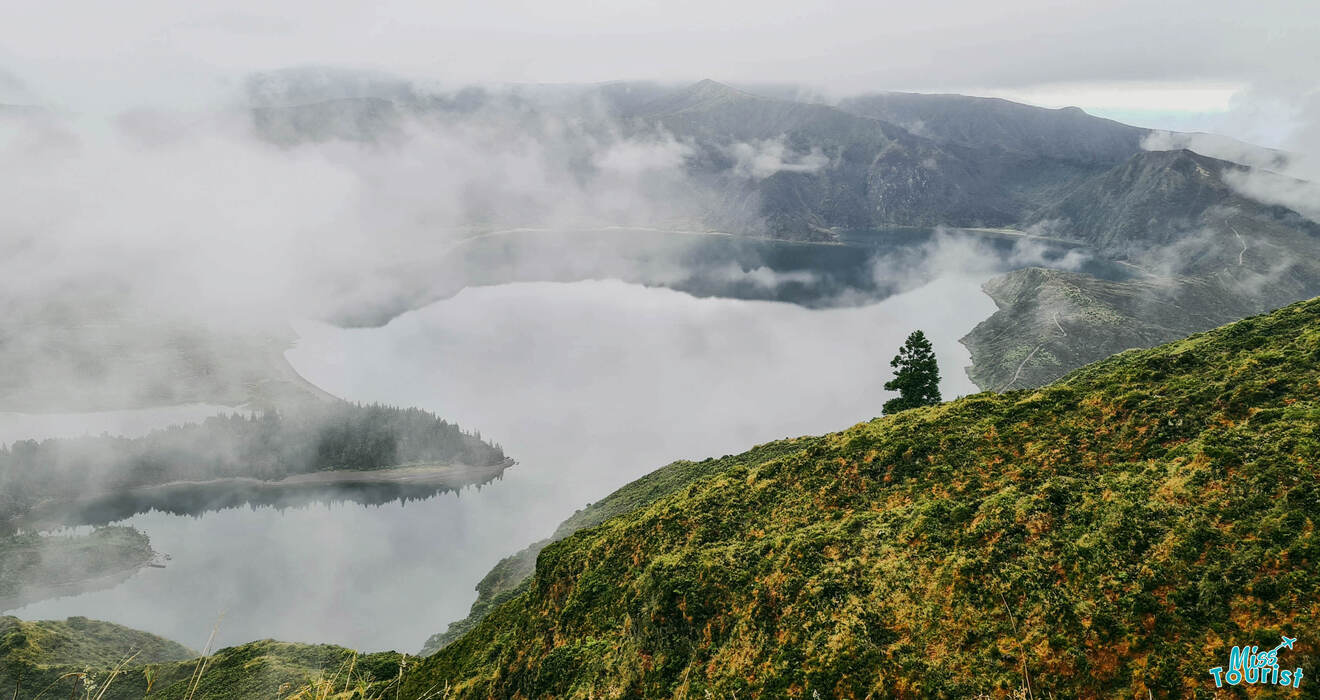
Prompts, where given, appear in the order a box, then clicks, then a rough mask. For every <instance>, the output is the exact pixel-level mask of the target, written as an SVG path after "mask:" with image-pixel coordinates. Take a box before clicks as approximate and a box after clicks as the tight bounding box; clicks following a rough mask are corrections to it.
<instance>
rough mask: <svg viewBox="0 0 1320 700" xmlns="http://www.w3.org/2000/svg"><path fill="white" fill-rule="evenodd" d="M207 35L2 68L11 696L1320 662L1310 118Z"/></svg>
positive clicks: (1018, 692) (441, 692) (1317, 318)
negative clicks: (94, 90) (339, 57)
mask: <svg viewBox="0 0 1320 700" xmlns="http://www.w3.org/2000/svg"><path fill="white" fill-rule="evenodd" d="M6 76H7V74H6V73H5V72H4V71H3V70H0V97H4V96H5V95H7V94H9V93H6V92H5V91H6V90H11V88H10V87H7V85H8V83H7V82H6V80H5V79H6ZM10 82H12V81H10ZM15 84H17V83H15ZM223 84H224V85H225V86H226V88H225V89H226V94H227V95H228V98H227V100H226V101H225V102H223V103H222V104H219V105H217V104H209V105H208V106H206V107H204V108H194V109H189V110H185V109H182V108H177V107H176V108H163V107H160V108H158V107H150V108H148V107H137V108H134V109H129V110H126V111H124V110H121V111H116V112H115V113H114V114H112V115H110V116H108V117H107V116H101V115H98V114H95V113H90V112H89V113H82V112H77V111H72V110H66V109H64V108H62V107H60V106H58V105H55V104H53V103H50V104H47V103H42V102H40V101H35V100H31V101H30V103H29V102H22V101H20V102H21V103H20V102H15V103H14V104H8V103H7V102H5V100H8V99H10V98H7V97H6V98H5V99H0V156H4V157H5V158H4V159H0V175H2V176H4V177H6V178H8V179H6V180H5V182H6V183H7V184H9V185H12V186H13V187H12V189H13V190H14V191H17V192H21V193H25V195H26V196H21V197H15V198H13V201H12V202H11V203H10V204H8V205H6V206H5V207H0V272H3V273H4V274H0V301H2V302H3V304H4V307H3V308H4V310H5V313H4V314H3V315H2V316H0V697H13V698H15V699H16V700H17V699H18V698H25V699H28V698H33V699H34V698H40V697H44V696H47V695H49V696H52V697H53V696H60V697H63V696H64V695H69V696H70V697H77V698H82V700H93V699H95V700H115V699H119V698H125V699H127V698H140V697H153V698H154V697H160V698H177V699H181V700H193V699H194V698H228V697H233V698H256V697H277V698H282V699H294V698H297V699H299V700H305V699H308V698H317V699H318V700H330V699H331V698H335V699H339V700H350V699H352V700H368V699H372V700H376V699H381V698H388V697H395V698H405V697H406V698H414V699H418V698H426V699H428V700H431V699H436V698H520V699H530V698H543V697H544V698H583V699H585V698H600V697H611V698H633V697H647V698H697V697H707V698H714V697H719V698H726V697H727V698H734V697H757V698H779V697H794V698H812V699H813V700H814V699H817V698H825V697H831V698H833V697H837V698H872V697H902V698H918V697H950V698H952V697H978V698H980V697H1005V698H1007V697H1013V698H1042V697H1051V698H1052V697H1056V696H1057V697H1061V698H1062V697H1088V698H1099V697H1189V698H1190V697H1197V698H1199V697H1211V696H1212V695H1208V694H1207V693H1213V692H1214V691H1213V690H1212V689H1209V688H1208V687H1207V686H1206V682H1207V679H1206V678H1203V677H1202V676H1205V675H1206V672H1205V669H1206V668H1211V667H1213V664H1214V663H1216V659H1218V658H1219V657H1221V656H1224V657H1226V658H1230V659H1232V658H1241V657H1242V654H1241V652H1240V651H1237V650H1238V649H1239V647H1238V646H1235V645H1242V644H1249V643H1250V644H1255V645H1256V646H1259V647H1261V648H1268V646H1273V644H1275V643H1276V642H1273V641H1271V640H1274V639H1276V638H1281V639H1283V640H1285V644H1286V645H1287V647H1286V648H1287V651H1286V652H1285V651H1283V647H1280V648H1278V649H1276V652H1278V653H1276V654H1275V656H1274V657H1268V656H1267V657H1258V656H1252V657H1250V658H1253V659H1256V658H1266V659H1267V660H1268V659H1269V658H1274V659H1276V660H1277V659H1278V658H1279V654H1284V655H1285V657H1284V658H1287V659H1288V663H1296V664H1300V665H1302V666H1304V667H1306V668H1307V669H1308V670H1309V669H1310V667H1311V666H1312V665H1314V663H1315V661H1316V660H1320V655H1317V654H1320V637H1317V633H1316V632H1315V629H1316V628H1315V625H1314V623H1315V622H1316V616H1317V609H1316V607H1315V605H1314V601H1315V600H1317V599H1318V598H1317V596H1320V577H1318V576H1317V575H1316V568H1315V566H1314V564H1315V561H1316V557H1317V556H1320V540H1318V539H1317V537H1316V535H1315V528H1314V527H1313V521H1314V519H1315V514H1316V513H1318V512H1320V501H1317V494H1320V472H1317V470H1316V464H1320V461H1317V459H1320V442H1318V441H1317V433H1316V426H1317V416H1318V415H1320V413H1317V411H1320V376H1317V373H1318V372H1320V370H1317V368H1318V367H1320V301H1317V300H1315V299H1313V297H1316V295H1318V294H1320V210H1317V209H1316V208H1315V201H1316V198H1315V195H1316V194H1317V193H1320V190H1317V189H1315V182H1317V181H1320V175H1317V174H1316V172H1315V171H1314V170H1313V166H1314V164H1315V162H1316V161H1315V160H1313V159H1312V158H1311V156H1310V155H1309V154H1307V153H1301V152H1291V151H1287V150H1283V149H1274V148H1265V147H1261V146H1256V145H1253V144H1249V143H1246V142H1244V141H1237V140H1234V139H1229V138H1226V137H1221V136H1218V135H1214V134H1208V133H1200V132H1193V131H1170V130H1165V129H1153V128H1145V127H1139V126H1132V125H1129V124H1125V123H1120V122H1119V121H1114V120H1111V119H1107V118H1102V117H1099V116H1094V115H1092V114H1088V113H1087V112H1085V111H1083V110H1081V109H1078V108H1076V107H1063V108H1045V107H1038V106H1033V105H1028V104H1025V103H1020V102H1015V101H1009V100H1006V99H1000V98H991V97H971V96H964V95H959V94H945V93H939V94H936V93H915V92H865V93H860V94H850V95H849V96H838V95H826V94H823V93H815V92H812V91H811V90H807V89H805V88H796V87H793V86H785V85H769V84H742V83H739V84H738V85H732V84H725V83H722V82H717V81H714V80H701V81H698V82H692V81H688V82H675V83H669V82H650V81H619V82H606V83H581V84H576V83H529V84H522V83H514V84H492V85H482V86H465V87H462V86H461V87H448V86H441V85H436V84H432V83H429V82H426V81H420V80H414V79H411V78H405V77H400V76H396V75H393V74H390V73H385V72H374V71H358V70H348V69H337V68H322V67H316V66H305V67H302V68H289V69H281V70H274V71H254V72H249V73H247V74H245V75H243V76H242V77H241V78H231V79H228V81H227V82H223ZM199 89H200V88H199ZM11 92H12V90H11ZM13 94H18V93H16V92H15V93H13ZM24 94H27V93H24ZM203 163H204V164H205V166H202V165H199V164H203ZM895 353H897V354H895ZM891 358H892V359H891ZM1289 639H1291V640H1292V642H1293V643H1296V646H1297V649H1296V650H1295V653H1293V652H1294V650H1293V649H1292V644H1291V643H1288V642H1287V641H1286V640H1289ZM1229 642H1231V644H1229ZM1267 642H1268V643H1269V644H1268V646H1267V645H1266V643H1267ZM1226 645H1228V646H1232V647H1233V648H1234V649H1235V651H1234V652H1233V653H1234V654H1236V656H1231V657H1230V656H1227V654H1228V652H1227V651H1226V648H1225V647H1226ZM1221 652H1222V653H1221ZM1287 654H1291V656H1287ZM1230 663H1235V662H1230ZM1220 670H1222V669H1220ZM1224 677H1227V676H1224ZM1274 677H1275V678H1279V677H1281V676H1280V675H1277V669H1276V675H1275V676H1274ZM1288 677H1289V678H1290V679H1292V678H1301V677H1302V676H1300V675H1289V676H1288ZM1188 679H1199V680H1197V681H1195V682H1194V681H1193V680H1188ZM1215 680H1216V682H1219V681H1221V680H1222V679H1221V677H1220V676H1215ZM1307 687H1315V686H1307ZM1307 692H1310V691H1307ZM1215 697H1218V696H1215Z"/></svg>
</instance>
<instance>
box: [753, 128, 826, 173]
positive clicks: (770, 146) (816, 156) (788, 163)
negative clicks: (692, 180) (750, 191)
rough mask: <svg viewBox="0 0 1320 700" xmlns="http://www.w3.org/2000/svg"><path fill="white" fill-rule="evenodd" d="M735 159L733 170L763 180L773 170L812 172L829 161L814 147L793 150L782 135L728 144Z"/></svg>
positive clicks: (777, 171) (775, 171) (776, 171)
mask: <svg viewBox="0 0 1320 700" xmlns="http://www.w3.org/2000/svg"><path fill="white" fill-rule="evenodd" d="M729 155H731V156H732V157H733V159H734V166H733V172H734V173H735V174H736V175H739V176H741V177H748V178H752V179H754V180H763V179H765V178H767V177H770V176H771V175H774V174H775V173H779V172H789V173H814V172H816V171H817V170H820V169H821V168H823V167H825V166H827V165H829V164H830V159H829V157H828V156H826V155H825V154H823V153H821V152H820V149H816V148H813V149H812V150H811V151H810V152H807V153H794V152H793V151H791V150H790V149H789V148H788V146H787V145H785V143H784V139H783V137H780V138H777V139H765V140H763V141H752V142H739V143H735V144H733V145H732V146H730V147H729Z"/></svg>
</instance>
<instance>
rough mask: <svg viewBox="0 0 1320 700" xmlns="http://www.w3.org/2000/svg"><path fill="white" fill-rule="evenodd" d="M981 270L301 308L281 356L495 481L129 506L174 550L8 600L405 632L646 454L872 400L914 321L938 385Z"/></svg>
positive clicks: (331, 631) (396, 642) (413, 632)
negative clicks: (829, 285) (806, 299)
mask: <svg viewBox="0 0 1320 700" xmlns="http://www.w3.org/2000/svg"><path fill="white" fill-rule="evenodd" d="M990 274H991V273H990V272H989V271H987V272H984V273H977V274H971V275H960V276H952V277H944V278H940V279H937V280H936V281H934V282H931V283H929V284H926V285H924V286H922V287H920V288H917V289H915V290H913V291H910V292H907V293H904V294H900V295H897V296H893V297H890V298H888V299H886V300H884V301H882V302H879V303H875V304H871V305H866V306H858V307H848V308H830V309H816V310H813V309H807V308H803V307H801V306H795V305H791V304H784V303H775V302H765V301H743V300H733V299H724V298H697V297H693V296H690V295H687V294H684V293H681V292H677V291H673V290H669V289H661V288H650V287H643V286H639V285H635V284H626V283H623V282H618V281H585V282H572V283H551V282H533V283H518V284H506V285H500V286H492V287H478V288H469V289H465V290H463V291H461V292H459V293H458V294H457V295H456V296H453V297H452V298H449V299H445V300H443V301H439V302H436V303H434V304H431V305H429V306H427V307H425V308H422V309H420V310H417V311H413V312H409V313H406V314H404V315H402V316H399V317H398V318H395V319H394V320H393V321H391V322H390V323H389V324H387V325H385V326H383V327H380V328H370V329H352V330H345V329H341V328H337V327H334V326H329V325H325V324H320V323H303V324H299V326H298V328H297V330H298V331H299V333H300V335H301V340H300V341H299V343H298V345H297V347H296V348H295V349H293V350H291V351H289V353H288V357H289V359H290V361H291V362H292V363H293V365H294V366H295V367H296V368H297V370H298V371H299V372H300V373H302V374H303V376H305V377H306V378H307V379H308V380H310V381H311V382H313V383H314V384H317V385H318V386H320V387H322V388H324V389H326V390H327V391H330V392H331V393H334V394H336V395H339V396H342V397H344V398H347V399H350V400H355V401H368V402H369V401H380V402H388V403H394V404H402V405H416V406H420V407H423V408H426V409H428V410H432V411H435V412H436V413H438V414H440V415H441V416H443V417H445V418H446V419H449V420H453V421H457V422H458V423H460V424H461V425H463V426H464V427H466V428H470V429H471V428H475V429H479V430H480V431H481V433H482V435H483V436H485V437H487V438H489V439H492V440H494V441H496V442H499V443H501V444H502V445H503V446H504V448H505V450H506V451H507V453H508V454H509V455H510V456H512V457H514V458H515V459H517V460H518V461H519V464H518V465H517V466H515V467H514V468H512V469H510V470H509V471H508V472H506V474H505V476H504V478H503V479H502V480H500V481H497V482H494V483H492V484H489V485H487V486H485V487H483V488H480V489H467V490H465V491H463V492H462V493H460V494H453V493H450V494H445V495H440V496H437V497H434V498H430V499H427V500H425V501H420V502H411V503H408V504H406V505H405V504H399V503H391V504H387V505H383V506H361V505H355V504H348V503H339V504H323V505H314V506H308V507H302V508H295V509H288V510H277V509H273V508H240V509H230V510H224V511H219V512H213V513H207V514H205V515H202V516H199V517H189V516H173V515H165V514H161V513H155V512H153V513H147V514H143V515H139V516H136V517H133V518H131V519H129V520H128V521H127V523H128V524H131V525H134V526H136V527H138V528H140V529H142V530H143V531H145V532H146V533H147V534H148V535H150V537H151V540H152V544H153V546H154V547H155V548H156V549H157V550H158V551H161V552H164V553H167V554H169V555H171V556H172V560H171V561H170V562H169V563H168V566H167V567H166V568H164V569H146V570H143V571H141V572H139V573H138V574H137V575H135V576H134V577H133V578H131V579H130V580H129V581H127V582H126V583H124V584H122V585H120V586H118V587H116V588H113V589H110V590H105V591H98V592H93V593H87V594H83V595H80V596H75V597H70V598H64V599H58V600H51V601H44V602H41V603H37V604H34V605H30V606H27V607H25V608H22V609H19V610H17V611H12V612H11V613H9V614H15V615H18V616H19V617H22V618H25V619H44V618H62V617H65V616H68V615H85V616H88V617H95V618H100V619H106V620H110V621H113V622H118V623H121V624H125V625H129V626H132V627H136V628H140V629H145V630H148V631H151V632H155V633H158V634H161V635H164V636H166V637H169V638H171V639H174V640H177V641H179V642H181V643H184V644H187V645H191V646H193V647H196V648H200V647H201V646H202V644H203V643H204V642H205V640H206V638H207V636H208V635H209V634H210V631H211V628H212V626H213V625H215V624H216V621H217V619H218V618H220V617H221V615H222V614H223V618H222V619H220V623H219V632H218V635H217V639H218V643H219V644H220V645H231V644H235V643H239V642H244V641H249V640H252V639H260V638H267V637H273V638H279V639H284V640H291V641H309V642H331V643H338V644H344V645H348V646H352V647H356V648H359V649H363V650H378V649H399V650H403V651H415V650H417V649H418V648H419V647H420V646H421V644H422V642H423V641H424V640H425V639H426V638H427V637H428V636H429V635H430V634H432V633H434V632H438V631H441V630H443V629H444V628H445V626H446V625H447V624H448V623H449V622H450V621H452V620H455V619H457V618H460V617H462V616H464V615H465V614H466V612H467V608H468V606H469V605H470V604H471V602H472V601H473V600H474V599H475V595H476V594H475V592H474V591H473V586H474V585H475V584H476V582H477V581H478V580H479V579H480V578H481V577H482V576H483V575H484V574H485V573H486V571H487V570H489V568H490V567H491V566H492V565H493V564H494V563H495V562H496V561H498V560H499V559H500V558H501V557H503V556H505V555H507V554H510V553H512V552H514V551H516V550H517V549H520V548H521V547H523V546H524V545H526V544H528V543H529V542H531V541H533V540H537V539H540V538H542V537H545V536H547V535H548V534H550V532H551V531H553V529H554V527H555V526H556V525H557V524H558V523H559V522H560V521H561V520H563V519H564V518H565V517H566V516H568V515H569V514H571V513H572V512H573V511H574V510H575V509H577V508H579V507H581V506H583V505H585V504H586V503H588V502H591V501H594V500H596V499H598V498H600V497H601V496H604V495H605V494H607V493H609V492H610V491H612V490H613V489H615V488H618V487H619V486H621V485H623V484H625V483H627V482H628V481H630V480H632V479H635V478H637V477H639V476H641V475H643V474H645V473H647V472H649V471H651V470H653V469H655V468H657V467H659V466H661V465H663V464H666V463H668V462H670V461H672V460H675V459H680V458H693V459H701V458H704V457H708V456H719V455H723V454H729V453H736V452H740V451H742V450H744V449H746V448H748V447H750V446H752V445H754V444H756V443H760V442H765V441H768V440H773V439H776V438H781V437H786V436H792V435H801V434H810V433H821V432H827V431H832V430H838V429H841V428H845V427H847V426H849V425H852V424H853V423H856V422H858V421H862V420H867V419H869V418H871V417H873V416H875V415H877V414H879V412H880V406H881V404H882V403H883V402H884V400H885V399H886V398H887V393H886V392H884V391H883V389H882V385H883V383H884V382H885V381H886V380H887V379H888V378H889V376H890V368H889V366H888V361H889V358H890V357H892V356H893V354H894V352H895V350H896V348H897V347H898V345H899V344H900V343H901V342H902V340H903V338H904V337H905V336H906V335H907V334H908V333H909V332H910V331H911V330H912V329H914V328H918V327H919V328H922V329H924V330H925V331H926V333H927V334H928V335H929V336H930V337H931V339H932V340H933V342H934V344H935V347H936V351H937V354H938V355H939V359H940V363H941V367H942V368H943V372H944V381H943V390H944V393H945V396H946V398H952V397H953V396H956V395H959V394H964V393H971V392H974V391H975V390H976V389H975V387H974V386H973V385H972V384H971V383H970V382H969V381H968V380H967V378H966V376H965V375H964V373H963V371H962V368H963V367H964V366H965V365H966V364H967V362H968V355H967V352H966V351H965V350H964V349H963V348H962V346H961V345H959V344H958V342H957V340H958V338H959V337H961V336H962V335H963V334H965V333H967V332H968V331H970V330H971V328H972V327H973V326H974V325H975V324H976V323H978V322H979V321H981V320H983V319H984V318H986V317H987V316H989V315H990V314H991V313H992V312H993V311H994V304H993V302H991V301H990V299H989V298H987V297H986V296H985V295H984V294H982V293H981V292H980V290H979V285H980V283H981V282H983V281H984V280H985V279H986V278H988V277H989V276H990Z"/></svg>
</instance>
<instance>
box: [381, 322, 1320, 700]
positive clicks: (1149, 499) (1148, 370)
mask: <svg viewBox="0 0 1320 700" xmlns="http://www.w3.org/2000/svg"><path fill="white" fill-rule="evenodd" d="M1318 427H1320V301H1314V300H1313V301H1309V302H1303V303H1300V304H1296V305H1293V306H1290V307H1287V308H1284V309H1282V310H1279V311H1277V312H1275V313H1273V314H1271V315H1267V316H1261V317H1256V318H1251V319H1247V320H1244V321H1241V322H1238V323H1235V324H1232V325H1229V326H1226V327H1223V328H1220V329H1218V330H1215V331H1212V332H1209V333H1205V334H1200V335H1195V336H1192V337H1190V338H1188V339H1186V340H1182V341H1178V342H1175V343H1172V344H1169V345H1165V346H1162V347H1159V348H1155V349H1153V350H1143V351H1130V352H1126V353H1123V354H1120V355H1117V356H1115V357H1113V358H1110V359H1108V360H1106V361H1103V362H1100V363H1098V364H1095V365H1091V366H1088V367H1086V368H1083V369H1082V370H1079V371H1077V372H1075V373H1073V374H1072V375H1069V376H1068V377H1066V378H1064V379H1063V380H1061V381H1059V382H1057V383H1055V384H1052V385H1050V386H1047V387H1044V388H1041V389H1039V390H1035V391H1019V392H1012V393H1007V394H980V395H975V396H971V397H967V398H964V399H961V400H958V401H954V402H950V403H947V404H943V405H940V406H934V407H928V408H921V409H915V410H912V411H907V412H903V413H900V414H898V415H896V416H892V417H888V418H883V419H877V420H874V421H871V422H869V423H863V424H861V425H858V426H855V427H853V428H850V429H848V430H845V431H843V432H839V433H835V434H831V435H826V436H822V437H814V438H800V439H797V440H794V441H788V442H783V443H776V446H777V447H776V449H771V450H768V451H767V449H766V448H765V447H762V448H759V449H758V450H754V451H752V452H749V453H747V454H745V455H741V456H739V457H733V458H728V459H726V460H723V462H722V463H721V465H720V466H721V467H722V470H719V471H706V470H691V469H689V470H688V471H689V473H691V474H692V476H693V477H696V480H695V481H692V482H691V483H688V484H686V485H684V486H681V487H679V488H677V489H674V490H672V492H670V493H668V495H663V496H661V497H659V498H658V499H656V500H654V501H650V500H649V499H646V498H642V499H640V502H639V503H638V507H637V508H636V509H635V510H632V511H630V512H623V513H622V514H619V515H618V516H617V517H613V518H611V519H608V520H605V521H604V522H603V523H601V524H599V525H596V526H594V527H589V528H588V529H583V530H581V531H578V532H577V533H576V534H573V535H571V536H568V537H566V538H564V539H562V540H561V541H558V542H555V543H553V544H549V545H548V546H546V547H545V548H544V550H543V551H542V552H541V553H540V555H539V557H538V558H537V562H536V570H535V574H534V576H533V577H532V579H531V580H530V582H529V583H528V584H526V585H525V586H524V587H522V588H519V589H517V590H516V591H515V592H514V594H513V595H512V596H510V597H509V599H508V600H507V602H504V603H503V604H501V605H498V606H497V607H495V609H494V610H493V611H492V612H490V614H489V615H487V616H486V617H485V619H484V620H482V621H481V622H480V623H478V624H476V625H475V626H474V627H473V629H472V630H471V631H469V632H468V633H467V634H466V635H464V636H462V637H461V638H460V639H458V640H457V641H455V642H453V643H452V644H450V645H449V646H447V647H445V648H443V649H441V650H440V651H439V652H438V653H436V654H435V655H434V656H432V657H430V658H428V659H427V660H426V661H424V662H423V664H422V665H421V666H420V667H419V668H418V669H416V670H414V671H413V672H411V673H410V674H408V676H407V678H406V679H405V684H404V688H403V695H404V696H407V697H415V696H418V695H420V694H422V693H423V692H425V690H426V689H427V688H434V687H447V688H449V689H450V691H451V695H450V696H451V697H483V698H484V697H500V698H512V697H521V698H544V697H560V698H588V697H591V698H606V697H638V696H641V697H690V698H703V697H712V696H713V697H733V696H734V695H735V694H736V696H737V697H740V698H747V697H763V698H777V697H807V698H814V697H826V698H828V697H834V698H864V697H974V696H978V695H981V694H988V695H990V696H998V697H1007V696H1010V695H1014V694H1021V695H1022V696H1028V695H1029V696H1032V697H1051V696H1054V697H1120V696H1121V697H1210V696H1211V695H1212V693H1213V684H1212V681H1211V678H1210V676H1209V675H1208V672H1207V669H1209V668H1211V667H1213V666H1221V665H1224V664H1225V663H1226V662H1227V658H1228V653H1229V649H1230V647H1232V646H1233V645H1238V644H1259V645H1261V646H1262V647H1263V648H1266V649H1268V648H1271V647H1273V646H1274V645H1275V644H1277V643H1278V640H1279V636H1280V635H1281V634H1287V635H1289V636H1295V637H1297V638H1298V641H1297V643H1296V649H1295V651H1291V652H1287V653H1286V655H1285V656H1286V658H1284V656H1281V659H1280V661H1281V663H1282V664H1284V665H1286V666H1289V667H1292V666H1301V667H1303V668H1306V669H1308V670H1309V669H1310V668H1312V667H1315V666H1316V663H1317V661H1320V653H1317V650H1318V649H1320V646H1318V645H1320V636H1318V634H1317V632H1316V622H1317V618H1320V602H1317V601H1320V574H1318V573H1317V568H1316V563H1317V559H1318V558H1320V539H1318V538H1317V536H1316V532H1315V522H1314V519H1315V517H1316V515H1317V514H1320V469H1318V468H1317V466H1316V464H1317V457H1320V454H1318V453H1320V436H1318V435H1317V428H1318ZM687 464H690V463H687ZM675 467H678V468H682V467H683V465H682V464H680V465H675ZM675 467H671V468H670V469H674V468H675ZM666 490H668V489H666ZM1307 685H1308V684H1307V683H1305V682H1303V686H1302V691H1303V692H1302V695H1303V696H1307V695H1308V694H1311V693H1313V690H1308V689H1307ZM1310 687H1311V688H1314V687H1315V686H1314V685H1311V686H1310ZM1290 692H1292V691H1290ZM708 694H709V695H708Z"/></svg>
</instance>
